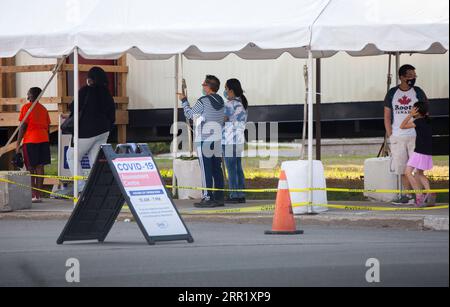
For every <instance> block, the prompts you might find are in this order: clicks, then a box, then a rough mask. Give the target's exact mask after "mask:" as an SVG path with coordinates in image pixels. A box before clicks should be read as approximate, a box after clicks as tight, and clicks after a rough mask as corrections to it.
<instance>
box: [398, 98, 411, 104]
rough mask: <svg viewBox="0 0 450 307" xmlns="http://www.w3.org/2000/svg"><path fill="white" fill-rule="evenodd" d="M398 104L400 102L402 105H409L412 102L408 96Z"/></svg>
mask: <svg viewBox="0 0 450 307" xmlns="http://www.w3.org/2000/svg"><path fill="white" fill-rule="evenodd" d="M398 102H399V103H400V104H401V105H408V104H409V103H410V102H411V98H409V97H408V96H403V97H402V98H400V99H399V100H398Z"/></svg>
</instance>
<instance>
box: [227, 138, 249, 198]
mask: <svg viewBox="0 0 450 307" xmlns="http://www.w3.org/2000/svg"><path fill="white" fill-rule="evenodd" d="M242 151H243V146H241V145H224V146H223V153H224V159H225V165H226V167H227V171H228V185H229V187H230V189H237V190H243V189H245V177H244V170H243V169H242ZM230 198H231V199H236V198H245V193H244V192H230Z"/></svg>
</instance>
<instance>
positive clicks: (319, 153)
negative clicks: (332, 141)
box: [315, 58, 322, 160]
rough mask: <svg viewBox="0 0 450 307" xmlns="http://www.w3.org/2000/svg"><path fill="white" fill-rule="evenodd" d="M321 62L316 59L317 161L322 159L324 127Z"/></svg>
mask: <svg viewBox="0 0 450 307" xmlns="http://www.w3.org/2000/svg"><path fill="white" fill-rule="evenodd" d="M321 64H322V63H321V60H320V58H317V59H316V110H315V117H316V160H321V159H322V127H321V125H320V107H321V106H320V104H321V102H322V100H321V98H322V97H321V95H322V83H321V79H322V75H321Z"/></svg>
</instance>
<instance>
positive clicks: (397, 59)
mask: <svg viewBox="0 0 450 307" xmlns="http://www.w3.org/2000/svg"><path fill="white" fill-rule="evenodd" d="M399 69H400V52H396V53H395V85H399V84H400V74H399V73H398V71H399ZM398 190H399V191H400V193H399V195H398V196H399V198H400V197H402V195H403V182H402V175H398Z"/></svg>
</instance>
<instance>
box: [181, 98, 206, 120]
mask: <svg viewBox="0 0 450 307" xmlns="http://www.w3.org/2000/svg"><path fill="white" fill-rule="evenodd" d="M178 97H179V98H180V100H181V105H182V106H183V110H184V116H185V117H186V118H187V119H192V118H193V117H194V115H196V114H202V113H203V110H204V108H203V103H202V102H201V101H200V99H199V100H197V102H196V103H195V105H194V106H193V107H192V108H191V106H190V105H189V101H188V100H187V98H186V96H184V95H183V94H178Z"/></svg>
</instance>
